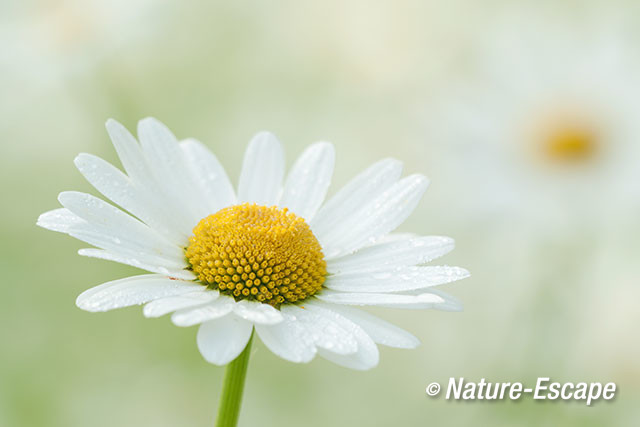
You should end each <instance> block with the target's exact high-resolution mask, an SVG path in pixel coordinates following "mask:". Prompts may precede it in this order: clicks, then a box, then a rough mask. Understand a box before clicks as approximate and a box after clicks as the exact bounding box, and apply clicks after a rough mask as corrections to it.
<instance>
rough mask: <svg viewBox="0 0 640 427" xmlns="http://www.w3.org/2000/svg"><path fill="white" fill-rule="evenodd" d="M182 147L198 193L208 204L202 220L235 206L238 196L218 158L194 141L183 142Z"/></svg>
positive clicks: (202, 214)
mask: <svg viewBox="0 0 640 427" xmlns="http://www.w3.org/2000/svg"><path fill="white" fill-rule="evenodd" d="M180 147H181V148H182V151H183V153H184V155H185V159H186V161H187V166H188V168H189V170H190V172H191V177H192V181H193V182H194V183H196V184H197V185H198V191H199V192H200V194H201V197H202V198H203V199H204V201H205V202H206V203H205V206H206V208H207V211H205V212H202V213H201V214H200V215H201V218H205V217H206V216H208V215H211V214H213V213H215V212H218V211H219V210H220V209H222V208H224V207H226V206H230V205H233V204H234V203H235V202H236V194H235V192H234V191H233V186H232V185H231V181H229V177H228V176H227V173H226V172H225V170H224V168H223V167H222V165H221V164H220V162H219V161H218V158H217V157H216V156H215V155H214V154H213V153H212V152H211V151H209V150H208V149H207V148H206V147H205V146H204V145H202V143H200V142H199V141H196V140H194V139H188V140H186V141H183V142H181V143H180Z"/></svg>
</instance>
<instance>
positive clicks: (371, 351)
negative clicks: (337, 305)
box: [307, 303, 380, 370]
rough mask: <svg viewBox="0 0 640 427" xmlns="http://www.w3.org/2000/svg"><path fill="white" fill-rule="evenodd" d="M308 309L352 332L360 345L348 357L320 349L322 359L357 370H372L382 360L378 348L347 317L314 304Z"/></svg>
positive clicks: (309, 305)
mask: <svg viewBox="0 0 640 427" xmlns="http://www.w3.org/2000/svg"><path fill="white" fill-rule="evenodd" d="M307 309H309V310H313V311H315V312H317V313H322V314H323V315H325V316H329V317H331V319H332V320H333V321H335V322H336V323H338V324H339V325H340V327H342V328H343V329H345V330H348V331H350V332H351V334H352V335H353V337H354V338H355V340H356V342H357V343H358V350H357V351H356V352H355V353H353V354H347V355H345V354H340V353H337V352H334V351H331V350H329V349H325V348H319V349H318V353H319V354H320V355H321V356H322V357H324V358H325V359H327V360H330V361H331V362H333V363H336V364H338V365H340V366H344V367H346V368H350V369H357V370H367V369H371V368H373V367H375V366H376V365H377V364H378V361H379V360H380V354H379V352H378V347H377V346H376V345H375V343H374V342H373V340H372V339H371V337H369V335H367V334H366V332H365V331H364V330H363V329H362V328H361V327H360V326H358V325H356V324H355V323H353V322H352V321H351V320H349V319H347V318H346V317H343V316H341V315H339V314H338V313H336V312H335V311H331V310H327V309H326V308H324V307H322V306H320V305H315V304H313V303H311V304H307Z"/></svg>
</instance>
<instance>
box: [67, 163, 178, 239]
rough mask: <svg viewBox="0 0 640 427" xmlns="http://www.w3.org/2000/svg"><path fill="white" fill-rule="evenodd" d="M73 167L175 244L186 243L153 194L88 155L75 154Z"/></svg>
mask: <svg viewBox="0 0 640 427" xmlns="http://www.w3.org/2000/svg"><path fill="white" fill-rule="evenodd" d="M74 162H75V164H76V167H77V168H78V170H79V171H80V173H82V175H84V177H85V178H86V179H87V181H89V183H90V184H91V185H93V186H94V187H95V188H96V189H97V190H98V191H99V192H100V193H102V194H103V195H104V196H105V197H107V198H109V199H110V200H112V201H113V202H114V203H116V204H118V205H120V206H122V207H123V208H124V209H126V210H127V211H129V212H131V213H132V214H133V215H135V216H137V217H138V218H140V219H141V220H142V221H144V222H145V223H146V224H148V225H149V226H150V227H151V228H153V229H154V230H156V231H158V232H159V233H160V234H162V235H163V236H167V237H168V238H169V239H170V240H171V241H172V242H173V243H175V244H177V245H186V244H188V235H186V234H183V233H181V232H180V231H179V226H178V224H177V223H175V222H174V221H173V220H171V219H170V218H168V217H167V216H166V209H164V208H163V206H162V205H161V204H160V203H158V199H157V195H155V194H153V193H151V192H149V191H147V190H145V189H143V188H141V187H140V186H136V185H135V184H134V183H133V181H132V180H131V179H129V177H127V176H126V175H125V174H123V173H122V172H120V170H118V169H117V168H116V167H115V166H113V165H111V164H110V163H108V162H106V161H105V160H103V159H101V158H100V157H96V156H93V155H91V154H85V153H82V154H79V155H78V156H77V157H76V158H75V161H74Z"/></svg>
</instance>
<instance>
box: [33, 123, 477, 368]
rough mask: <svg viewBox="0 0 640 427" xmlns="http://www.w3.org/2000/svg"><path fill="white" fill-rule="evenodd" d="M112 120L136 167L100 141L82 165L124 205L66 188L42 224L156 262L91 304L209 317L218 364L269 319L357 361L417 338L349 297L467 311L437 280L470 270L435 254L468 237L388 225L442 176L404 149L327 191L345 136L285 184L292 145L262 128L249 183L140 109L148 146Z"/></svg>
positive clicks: (115, 137) (312, 150)
mask: <svg viewBox="0 0 640 427" xmlns="http://www.w3.org/2000/svg"><path fill="white" fill-rule="evenodd" d="M107 130H108V131H109V134H110V136H111V139H112V141H113V143H114V146H115V148H116V150H117V152H118V155H119V157H120V160H121V162H122V164H123V166H124V168H125V170H126V172H127V174H126V175H125V174H124V173H122V172H121V171H120V170H118V169H117V168H115V167H114V166H112V165H111V164H109V163H107V162H105V161H104V160H102V159H100V158H98V157H95V156H92V155H88V154H81V155H79V156H78V157H77V158H76V166H77V167H78V169H79V170H80V171H81V172H82V174H83V175H84V176H85V177H86V178H87V180H88V181H89V182H90V183H91V184H92V185H93V186H94V187H95V188H96V189H98V191H100V192H101V193H102V194H104V195H105V196H106V197H107V198H109V199H111V200H112V201H114V202H115V203H117V204H119V205H120V206H121V207H122V209H123V210H120V209H118V208H116V207H114V206H113V205H111V204H108V203H106V202H104V201H102V200H101V199H99V198H96V197H94V196H91V195H89V194H84V193H78V192H64V193H61V194H60V196H59V200H60V202H61V203H62V205H63V206H64V208H62V209H56V210H54V211H51V212H47V213H45V214H43V215H41V216H40V218H39V220H38V225H40V226H42V227H44V228H48V229H50V230H54V231H59V232H63V233H67V234H69V235H71V236H73V237H75V238H77V239H80V240H82V241H84V242H87V243H89V244H92V245H94V246H97V247H98V248H100V249H82V250H80V254H81V255H85V256H90V257H96V258H101V259H106V260H111V261H116V262H120V263H123V264H128V265H132V266H135V267H138V268H141V269H144V270H147V271H150V272H152V273H154V274H148V275H142V276H134V277H129V278H125V279H122V280H116V281H113V282H109V283H105V284H102V285H100V286H97V287H95V288H92V289H89V290H87V291H85V292H84V293H82V294H81V295H80V296H79V297H78V299H77V305H78V306H79V307H80V308H82V309H85V310H88V311H107V310H112V309H115V308H120V307H126V306H131V305H135V304H144V303H146V306H145V308H144V314H145V315H146V316H147V317H158V316H162V315H164V314H167V313H170V312H173V315H172V321H173V322H174V323H175V324H176V325H178V326H192V325H201V326H200V329H199V332H198V347H199V349H200V351H201V353H202V355H203V356H204V357H205V359H207V360H208V361H209V362H212V363H215V364H226V363H228V362H230V361H232V360H233V359H235V358H236V357H237V356H238V355H239V354H240V353H241V352H242V350H243V349H244V348H245V346H246V345H247V343H248V342H249V339H250V336H251V334H252V331H253V329H254V327H255V330H256V331H257V334H258V335H259V336H260V338H261V339H262V341H263V342H264V343H265V345H266V346H267V347H268V348H270V349H271V350H272V351H273V352H274V353H275V354H277V355H279V356H281V357H282V358H284V359H286V360H290V361H293V362H309V361H310V360H311V359H313V358H314V356H315V355H316V354H319V355H321V356H323V357H325V358H327V359H329V360H331V361H333V362H335V363H338V364H340V365H343V366H347V367H350V368H353V369H370V368H372V367H374V366H375V365H376V364H377V363H378V349H377V346H376V345H375V344H376V343H378V344H384V345H388V346H392V347H399V348H413V347H415V346H416V345H417V344H418V341H417V339H416V338H415V337H413V336H412V335H410V334H409V333H408V332H405V331H404V330H402V329H399V328H397V327H396V326H393V325H391V324H389V323H387V322H385V321H383V320H381V319H379V318H377V317H375V316H372V315H370V314H368V313H366V312H364V311H361V310H358V309H356V308H353V307H350V306H382V307H396V308H406V309H426V308H439V309H444V310H456V309H459V304H458V302H457V301H456V300H455V299H453V298H452V297H450V296H449V295H446V294H444V293H442V292H440V291H437V290H433V289H432V288H431V287H433V286H436V285H440V284H443V283H449V282H452V281H455V280H459V279H462V278H465V277H467V276H468V272H467V271H466V270H464V269H462V268H457V267H446V266H424V265H422V264H424V263H426V262H429V261H431V260H432V259H434V258H436V257H439V256H441V255H444V254H445V253H447V252H449V251H450V250H451V249H453V240H452V239H449V238H446V237H439V236H431V237H415V236H407V235H397V236H391V235H389V233H390V232H391V231H393V230H394V229H395V228H396V227H397V226H398V225H400V224H401V223H402V222H403V221H404V220H405V219H406V218H407V217H408V216H409V214H410V213H411V212H412V211H413V209H414V208H415V206H416V205H417V203H418V201H419V200H420V198H421V197H422V194H423V193H424V191H425V190H426V187H427V184H428V181H427V179H426V178H425V177H423V176H421V175H410V176H408V177H405V178H402V179H401V178H400V175H401V169H402V165H401V163H400V162H398V161H396V160H393V159H386V160H382V161H380V162H378V163H376V164H374V165H372V166H371V167H370V168H368V169H366V170H365V171H364V172H362V173H361V174H359V175H357V176H356V177H355V178H354V179H353V180H352V181H351V182H350V183H348V184H347V185H346V186H345V187H344V188H343V189H342V190H341V191H339V192H338V193H337V194H336V195H335V196H333V198H331V199H330V200H329V201H328V202H327V203H325V204H324V205H323V201H324V198H325V195H326V192H327V189H328V187H329V183H330V181H331V176H332V174H333V165H334V149H333V146H332V145H331V144H328V143H317V144H314V145H312V146H310V147H309V148H308V149H307V150H305V151H304V152H303V154H302V155H301V156H300V157H299V158H298V160H297V161H296V162H295V164H294V165H293V168H292V170H291V171H290V172H289V175H288V176H287V178H286V180H285V181H284V184H282V180H283V177H284V154H283V152H282V148H281V146H280V143H279V142H278V141H277V140H276V139H275V137H274V136H273V135H271V134H269V133H266V132H265V133H260V134H258V135H256V137H255V138H254V139H253V140H252V141H251V143H250V144H249V148H248V149H247V151H246V154H245V159H244V165H243V168H242V171H241V175H240V182H239V185H238V191H237V193H236V192H235V191H234V189H233V187H232V186H231V183H230V182H229V179H228V177H227V174H226V172H225V171H224V169H223V167H222V166H221V165H220V163H219V162H218V160H217V159H216V157H215V156H214V155H213V154H212V153H211V152H209V151H208V150H207V149H206V148H205V147H204V146H203V145H202V144H200V143H199V142H197V141H194V140H187V141H183V142H178V140H177V139H176V138H175V137H174V136H173V134H172V133H171V132H170V131H169V130H168V129H167V128H166V127H165V126H164V125H162V124H161V123H159V122H158V121H156V120H154V119H145V120H142V121H141V122H140V123H139V127H138V136H139V139H140V144H138V142H137V141H136V139H135V138H134V137H133V136H132V135H131V134H130V133H129V132H128V131H127V130H126V129H125V128H124V127H123V126H122V125H120V124H119V123H117V122H115V121H109V122H108V123H107ZM125 211H126V212H125ZM127 212H128V213H127Z"/></svg>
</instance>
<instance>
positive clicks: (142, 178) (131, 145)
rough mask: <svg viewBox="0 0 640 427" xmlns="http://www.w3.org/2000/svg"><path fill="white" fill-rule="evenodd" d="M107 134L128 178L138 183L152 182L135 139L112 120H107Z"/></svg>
mask: <svg viewBox="0 0 640 427" xmlns="http://www.w3.org/2000/svg"><path fill="white" fill-rule="evenodd" d="M106 127H107V132H108V133H109V137H110V138H111V142H112V143H113V146H114V147H115V149H116V152H117V153H118V157H119V158H120V162H121V163H122V166H123V167H124V170H125V171H126V172H127V175H129V177H130V178H131V179H132V180H134V181H137V182H140V183H148V182H149V181H151V180H152V178H151V173H150V171H149V168H148V166H147V162H146V160H145V158H144V155H143V154H142V149H141V148H140V144H138V141H136V139H135V137H134V136H133V135H131V133H130V132H129V131H128V130H127V129H126V128H125V127H124V126H122V125H121V124H120V123H118V122H117V121H115V120H113V119H109V120H107V124H106Z"/></svg>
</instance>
